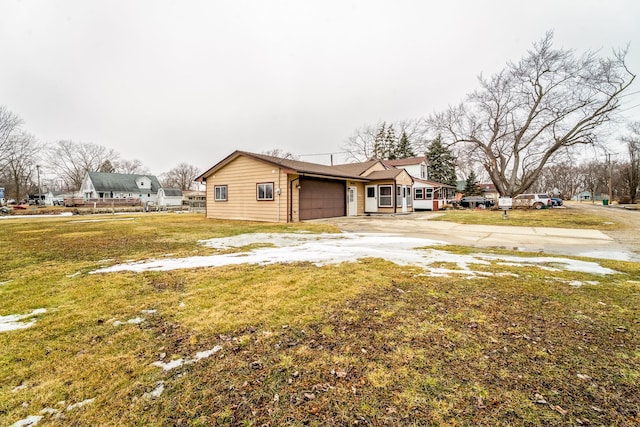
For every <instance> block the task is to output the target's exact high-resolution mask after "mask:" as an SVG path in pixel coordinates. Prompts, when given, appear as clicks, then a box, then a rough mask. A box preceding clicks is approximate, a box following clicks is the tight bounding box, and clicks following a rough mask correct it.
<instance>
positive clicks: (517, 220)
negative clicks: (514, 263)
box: [432, 208, 623, 230]
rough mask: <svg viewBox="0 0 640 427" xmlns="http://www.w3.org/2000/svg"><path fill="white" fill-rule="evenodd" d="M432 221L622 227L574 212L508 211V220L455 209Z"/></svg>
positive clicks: (485, 211)
mask: <svg viewBox="0 0 640 427" xmlns="http://www.w3.org/2000/svg"><path fill="white" fill-rule="evenodd" d="M440 213H442V215H440V216H438V217H434V218H432V219H433V220H434V221H451V222H457V223H459V224H480V225H514V226H523V227H556V228H586V229H597V230H617V229H620V228H622V227H623V224H619V223H614V222H612V221H611V220H610V219H608V218H606V217H603V216H597V215H591V214H588V213H585V212H583V211H578V210H576V209H571V208H568V209H562V208H561V209H542V210H536V209H513V210H509V211H508V219H504V218H503V217H502V211H501V210H490V209H457V210H446V211H441V212H440Z"/></svg>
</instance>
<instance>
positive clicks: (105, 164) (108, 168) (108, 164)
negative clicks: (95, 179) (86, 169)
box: [98, 159, 116, 173]
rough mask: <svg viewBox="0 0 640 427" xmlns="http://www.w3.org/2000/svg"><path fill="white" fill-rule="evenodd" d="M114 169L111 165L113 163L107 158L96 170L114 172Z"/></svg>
mask: <svg viewBox="0 0 640 427" xmlns="http://www.w3.org/2000/svg"><path fill="white" fill-rule="evenodd" d="M115 171H116V168H114V167H113V164H112V163H111V161H110V160H109V159H107V160H105V161H104V162H102V164H101V165H100V168H99V169H98V172H107V173H114V172H115Z"/></svg>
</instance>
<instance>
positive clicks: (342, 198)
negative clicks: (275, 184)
mask: <svg viewBox="0 0 640 427" xmlns="http://www.w3.org/2000/svg"><path fill="white" fill-rule="evenodd" d="M346 204H347V190H346V183H345V182H344V181H330V180H321V179H312V178H300V220H306V219H318V218H333V217H339V216H345V215H346V214H347V206H346Z"/></svg>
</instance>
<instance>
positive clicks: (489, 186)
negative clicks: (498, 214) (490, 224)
mask: <svg viewBox="0 0 640 427" xmlns="http://www.w3.org/2000/svg"><path fill="white" fill-rule="evenodd" d="M478 186H479V187H480V188H481V189H482V194H483V195H484V197H486V198H487V199H493V200H495V201H496V202H497V201H498V198H499V197H500V193H498V190H496V186H495V184H494V183H492V182H491V183H485V184H478Z"/></svg>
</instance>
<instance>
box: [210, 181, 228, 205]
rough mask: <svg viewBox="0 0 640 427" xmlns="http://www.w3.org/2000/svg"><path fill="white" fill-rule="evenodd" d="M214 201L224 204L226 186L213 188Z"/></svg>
mask: <svg viewBox="0 0 640 427" xmlns="http://www.w3.org/2000/svg"><path fill="white" fill-rule="evenodd" d="M213 194H214V200H215V201H216V202H226V201H227V186H226V185H216V186H215V187H213Z"/></svg>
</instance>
